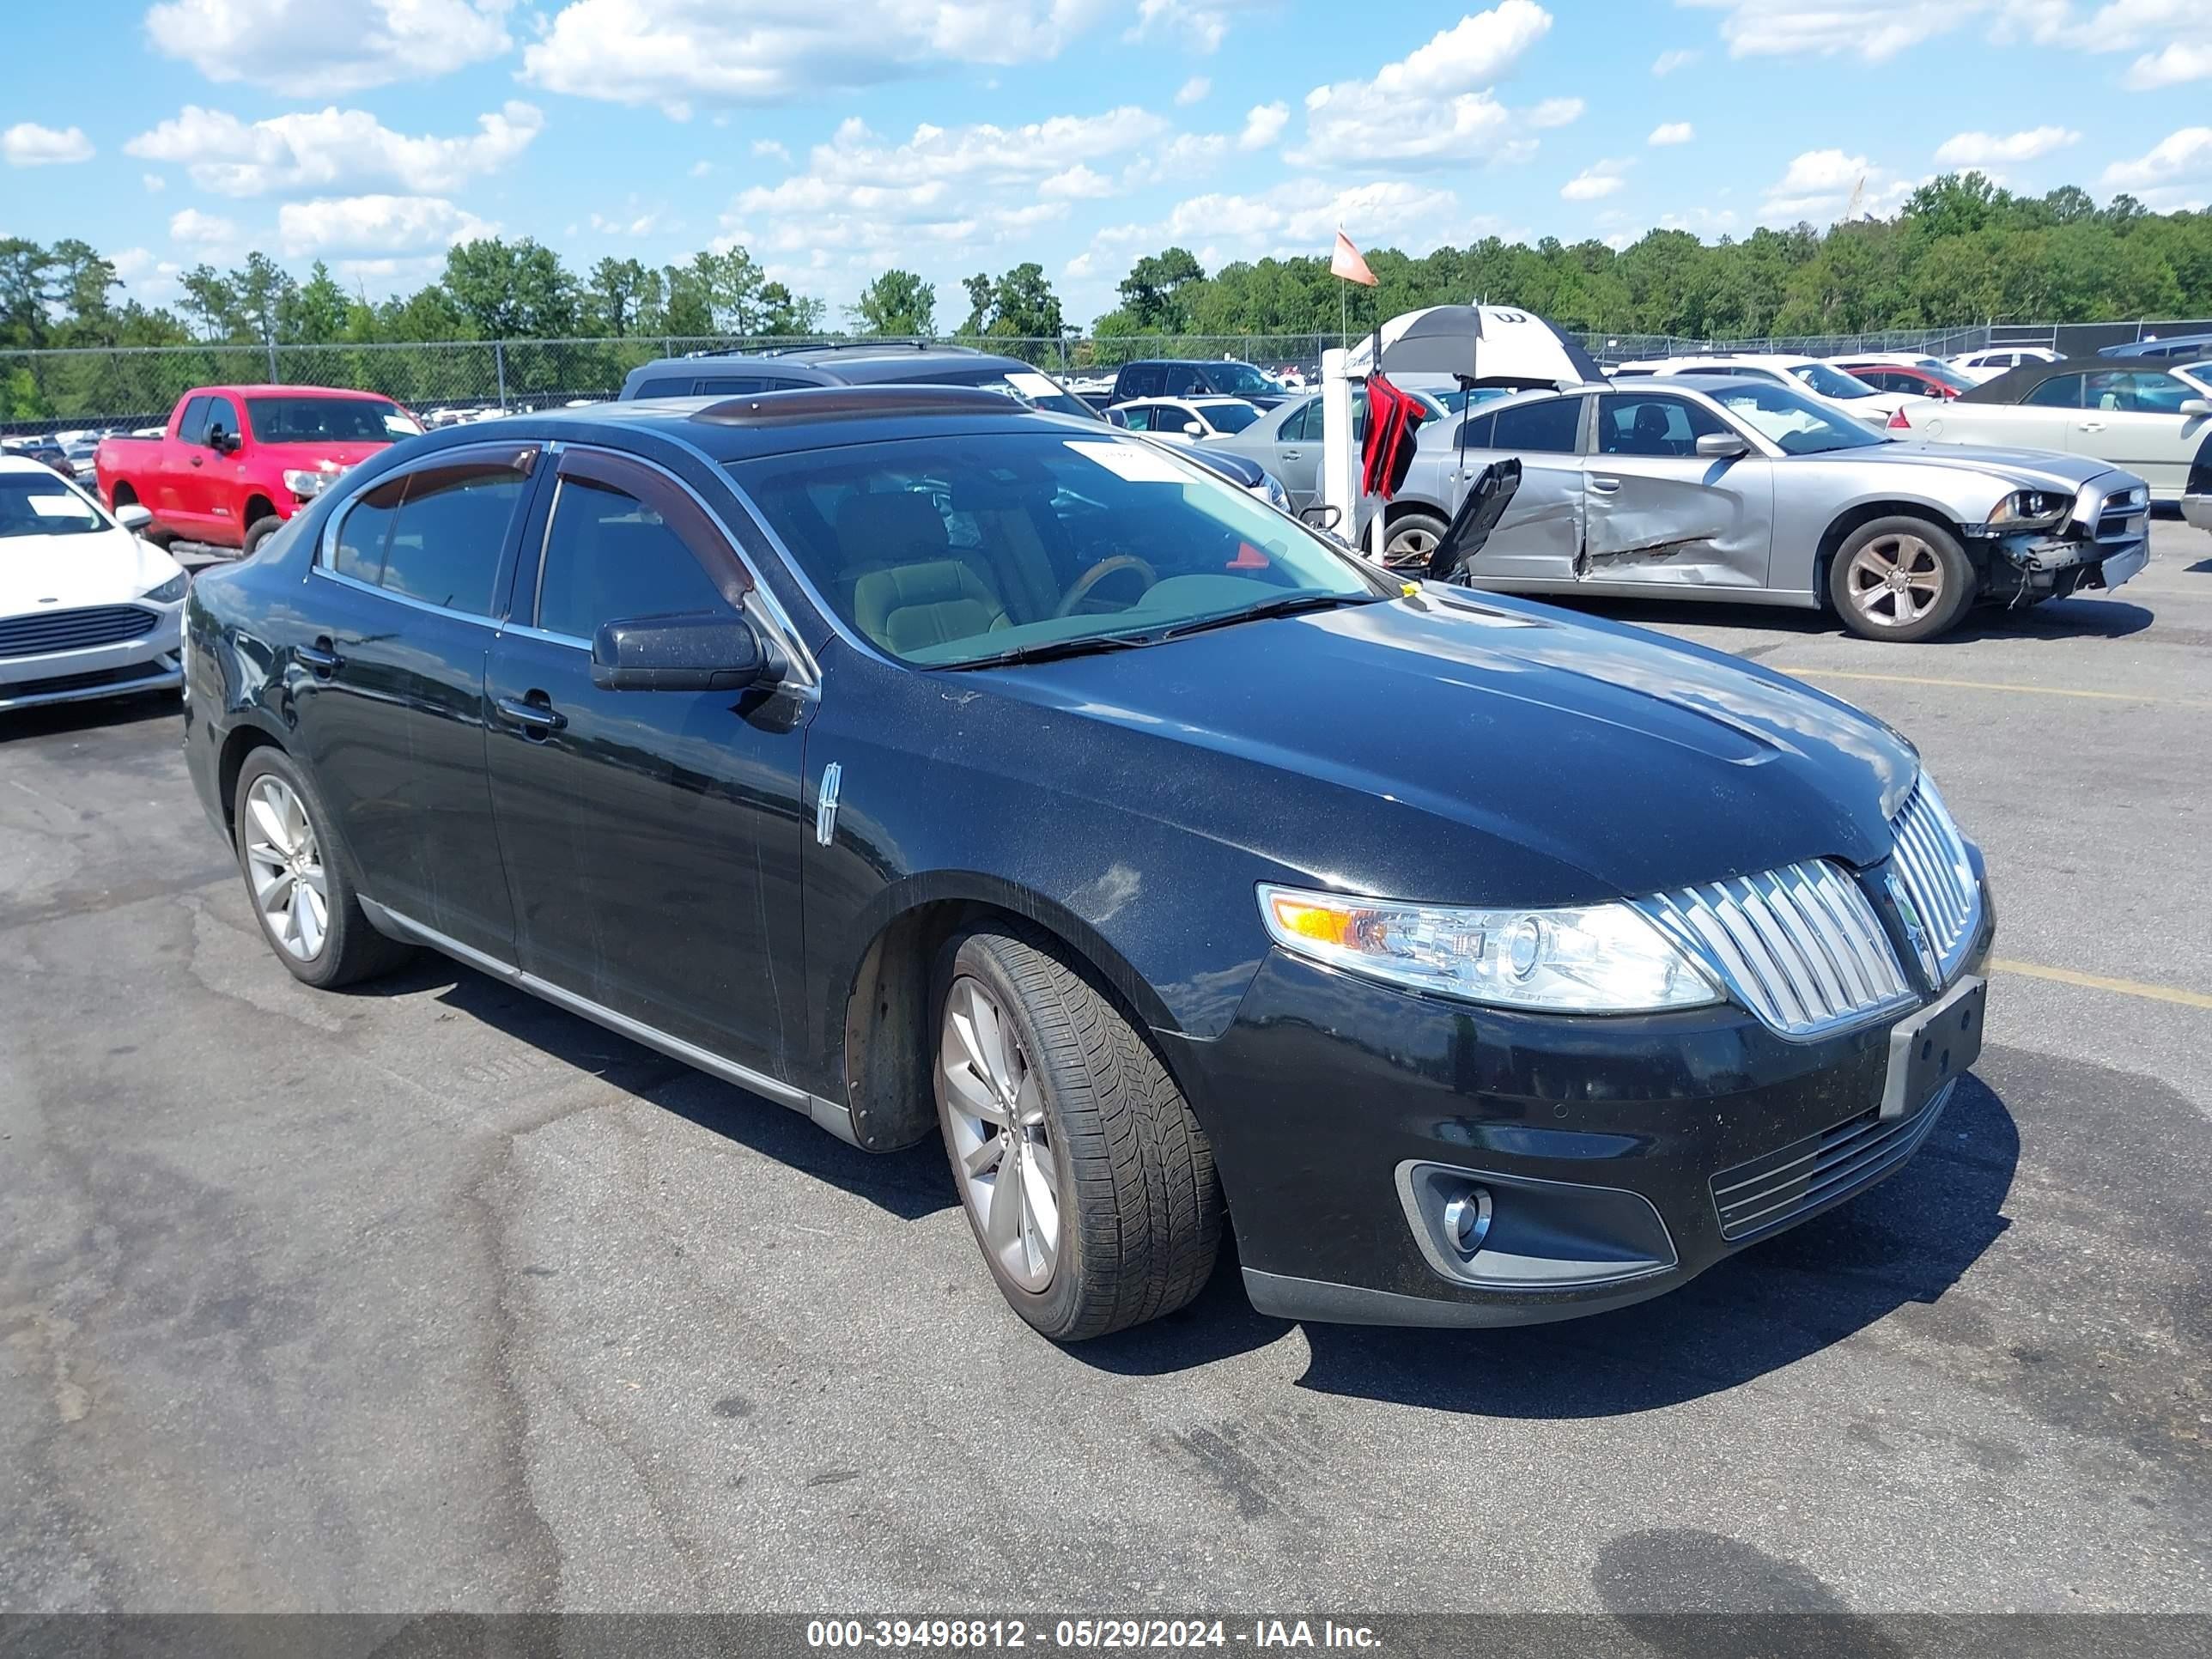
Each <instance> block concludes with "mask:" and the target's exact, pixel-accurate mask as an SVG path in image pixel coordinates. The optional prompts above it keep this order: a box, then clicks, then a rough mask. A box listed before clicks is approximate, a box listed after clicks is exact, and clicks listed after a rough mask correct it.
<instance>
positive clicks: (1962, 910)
mask: <svg viewBox="0 0 2212 1659" xmlns="http://www.w3.org/2000/svg"><path fill="white" fill-rule="evenodd" d="M1889 829H1890V834H1891V835H1892V836H1893V837H1894V838H1895V840H1896V843H1897V847H1896V850H1895V851H1894V852H1893V853H1892V854H1890V868H1891V870H1892V871H1893V872H1894V873H1895V874H1896V876H1897V878H1898V880H1899V882H1901V883H1903V884H1904V887H1905V894H1906V896H1908V897H1910V898H1911V901H1912V907H1913V908H1914V909H1916V910H1917V911H1919V913H1920V925H1921V927H1923V929H1924V930H1925V931H1926V933H1927V934H1928V943H1929V948H1930V949H1932V950H1933V951H1935V952H1936V961H1937V963H1939V964H1940V965H1941V967H1942V973H1941V974H1940V975H1938V976H1937V977H1938V978H1939V979H1940V980H1941V981H1944V982H1946V983H1948V981H1949V980H1950V977H1951V975H1952V974H1953V973H1954V972H1955V971H1957V969H1958V966H1959V963H1960V961H1961V960H1962V959H1963V958H1964V957H1965V956H1966V952H1967V951H1968V950H1969V949H1970V948H1971V947H1972V945H1973V942H1974V933H1975V929H1976V928H1977V927H1978V926H1979V924H1980V922H1981V919H1982V889H1981V884H1980V883H1979V882H1978V881H1976V880H1975V879H1974V866H1972V864H1971V863H1969V862H1968V861H1967V859H1966V842H1965V841H1964V840H1962V839H1961V838H1960V835H1959V826H1958V825H1957V824H1955V823H1953V822H1952V821H1951V814H1950V811H1949V809H1948V808H1947V807H1945V805H1943V798H1942V796H1941V795H1939V794H1937V793H1936V786H1935V785H1934V784H1932V783H1930V782H1929V781H1928V779H1927V778H1926V776H1925V775H1923V776H1922V778H1921V779H1920V781H1918V782H1917V783H1915V784H1914V785H1913V786H1912V793H1911V794H1909V795H1907V796H1906V797H1905V805H1903V806H1901V807H1899V809H1898V812H1897V816H1896V817H1893V818H1892V819H1891V820H1890V821H1889Z"/></svg>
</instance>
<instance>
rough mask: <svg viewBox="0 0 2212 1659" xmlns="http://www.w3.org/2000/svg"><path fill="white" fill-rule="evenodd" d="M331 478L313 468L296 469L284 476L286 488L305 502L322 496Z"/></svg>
mask: <svg viewBox="0 0 2212 1659" xmlns="http://www.w3.org/2000/svg"><path fill="white" fill-rule="evenodd" d="M330 481H331V474H330V473H327V472H324V471H319V470H318V469H316V468H313V467H295V468H294V469H292V470H291V471H288V472H286V473H285V474H284V488H285V489H289V490H290V491H291V492H292V493H293V494H294V495H297V496H298V497H299V498H300V499H301V501H307V500H310V499H311V498H313V497H314V496H317V495H321V494H322V493H323V486H324V485H325V484H326V483H330Z"/></svg>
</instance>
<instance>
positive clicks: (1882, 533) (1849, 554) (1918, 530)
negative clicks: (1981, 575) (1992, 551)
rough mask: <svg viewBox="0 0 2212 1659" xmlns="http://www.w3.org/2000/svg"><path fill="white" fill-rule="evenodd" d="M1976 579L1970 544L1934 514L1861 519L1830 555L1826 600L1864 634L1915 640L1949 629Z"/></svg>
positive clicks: (1962, 611) (1905, 641) (1846, 622)
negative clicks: (1930, 516)
mask: <svg viewBox="0 0 2212 1659" xmlns="http://www.w3.org/2000/svg"><path fill="white" fill-rule="evenodd" d="M1977 586H1978V583H1977V581H1976V579H1975V575H1974V567H1973V562H1972V561H1971V560H1970V559H1968V558H1967V557H1966V549H1965V548H1963V547H1961V546H1960V545H1959V538H1957V537H1955V536H1954V535H1953V534H1952V533H1951V532H1949V531H1948V530H1947V529H1945V528H1944V527H1943V526H1942V525H1940V524H1937V523H1936V521H1935V520H1932V519H1920V518H1913V517H1911V516H1910V515H1906V514H1899V515H1897V516H1894V517H1892V518H1886V519H1875V520H1873V521H1872V522H1870V523H1868V524H1863V525H1861V526H1859V527H1858V528H1857V530H1854V531H1853V532H1851V533H1850V535H1849V536H1847V537H1845V538H1844V544H1843V545H1842V546H1841V547H1838V549H1837V550H1836V552H1835V556H1834V557H1832V559H1830V560H1829V561H1828V603H1829V604H1830V605H1832V606H1833V607H1834V608H1835V611H1836V614H1837V615H1838V617H1842V618H1843V622H1844V627H1846V628H1848V629H1850V630H1851V632H1852V633H1854V634H1857V635H1859V636H1860V637H1861V638H1862V639H1869V640H1894V641H1898V642H1899V643H1900V644H1910V643H1912V642H1914V641H1919V640H1932V639H1934V638H1935V637H1936V635H1939V634H1944V633H1948V632H1949V631H1950V629H1952V628H1953V627H1954V626H1955V625H1956V623H1958V620H1959V618H1960V617H1963V616H1965V615H1966V607H1967V606H1969V605H1972V604H1973V602H1974V593H1975V590H1976V587H1977Z"/></svg>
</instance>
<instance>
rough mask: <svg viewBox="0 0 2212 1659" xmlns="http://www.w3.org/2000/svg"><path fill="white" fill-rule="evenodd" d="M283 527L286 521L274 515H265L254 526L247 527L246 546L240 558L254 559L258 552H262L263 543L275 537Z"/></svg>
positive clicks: (253, 523) (241, 551) (254, 522)
mask: <svg viewBox="0 0 2212 1659" xmlns="http://www.w3.org/2000/svg"><path fill="white" fill-rule="evenodd" d="M283 527H284V520H282V519H280V518H278V517H277V516H276V514H275V513H263V514H262V515H261V516H260V517H259V518H258V519H256V520H254V521H253V522H252V524H250V525H248V526H246V545H245V547H244V548H243V549H241V550H240V553H239V556H240V558H244V559H250V558H252V556H254V554H255V553H256V552H258V551H259V550H260V547H261V544H262V543H264V542H265V541H267V540H268V539H269V538H270V537H271V536H273V535H275V534H276V532H278V531H280V530H282V529H283Z"/></svg>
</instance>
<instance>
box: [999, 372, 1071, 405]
mask: <svg viewBox="0 0 2212 1659" xmlns="http://www.w3.org/2000/svg"><path fill="white" fill-rule="evenodd" d="M1006 384H1007V385H1008V386H1012V387H1013V389H1014V390H1015V391H1017V392H1020V393H1021V394H1022V396H1023V397H1024V398H1057V397H1058V396H1060V388H1059V387H1058V386H1054V384H1053V383H1052V380H1051V379H1050V378H1049V377H1048V376H1047V375H1043V374H1037V373H1036V371H1035V370H1032V369H1014V370H1012V371H1010V372H1009V373H1008V374H1007V375H1006Z"/></svg>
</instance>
